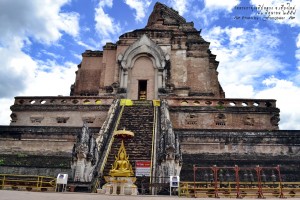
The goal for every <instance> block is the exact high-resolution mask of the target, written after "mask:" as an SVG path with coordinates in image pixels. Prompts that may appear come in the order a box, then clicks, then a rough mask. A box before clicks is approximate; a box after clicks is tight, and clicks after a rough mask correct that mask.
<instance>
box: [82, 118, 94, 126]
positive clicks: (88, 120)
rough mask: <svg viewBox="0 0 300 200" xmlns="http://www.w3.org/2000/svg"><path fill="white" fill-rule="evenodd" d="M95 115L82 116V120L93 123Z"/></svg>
mask: <svg viewBox="0 0 300 200" xmlns="http://www.w3.org/2000/svg"><path fill="white" fill-rule="evenodd" d="M95 119H96V117H95V116H83V117H82V121H83V123H87V124H92V123H94V121H95Z"/></svg>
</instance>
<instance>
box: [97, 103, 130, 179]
mask: <svg viewBox="0 0 300 200" xmlns="http://www.w3.org/2000/svg"><path fill="white" fill-rule="evenodd" d="M124 107H125V106H124V105H123V106H122V109H121V111H120V114H119V116H118V120H117V122H116V123H115V126H114V130H113V132H114V131H116V130H117V129H118V125H119V123H120V120H121V117H122V114H123V111H124ZM113 132H112V134H111V135H110V140H109V144H108V146H107V148H106V151H105V156H104V158H103V161H102V163H101V167H100V170H99V174H100V175H101V176H102V174H103V170H104V167H105V165H106V162H107V158H108V155H109V153H110V150H111V146H112V144H113V142H114V137H113Z"/></svg>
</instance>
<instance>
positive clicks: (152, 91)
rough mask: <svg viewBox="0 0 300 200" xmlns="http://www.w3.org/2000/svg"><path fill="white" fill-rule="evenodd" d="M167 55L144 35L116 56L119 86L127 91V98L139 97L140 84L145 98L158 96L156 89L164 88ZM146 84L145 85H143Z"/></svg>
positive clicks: (134, 98) (150, 98)
mask: <svg viewBox="0 0 300 200" xmlns="http://www.w3.org/2000/svg"><path fill="white" fill-rule="evenodd" d="M168 60H169V55H167V54H164V52H163V51H162V49H161V48H160V47H159V46H158V45H157V44H155V42H153V41H152V40H151V39H149V38H148V37H147V36H146V35H143V36H142V37H141V38H140V39H139V40H137V41H136V42H135V43H133V44H132V45H131V46H129V47H128V48H127V50H126V51H125V52H124V55H122V54H120V55H119V56H118V61H119V64H120V87H121V88H125V89H126V91H127V98H129V99H133V100H137V99H139V94H138V93H139V91H140V87H141V84H143V85H144V86H143V87H146V90H147V91H146V92H147V94H146V99H147V100H152V99H157V98H158V89H159V88H165V76H166V70H165V65H166V62H167V61H168ZM145 85H146V86H145Z"/></svg>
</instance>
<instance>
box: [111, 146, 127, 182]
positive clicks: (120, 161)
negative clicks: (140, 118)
mask: <svg viewBox="0 0 300 200" xmlns="http://www.w3.org/2000/svg"><path fill="white" fill-rule="evenodd" d="M115 158H116V160H115V162H114V164H113V166H112V169H111V170H110V171H109V175H110V176H113V177H115V176H126V177H127V176H133V171H132V166H131V164H130V163H129V160H128V158H129V156H127V155H126V149H125V146H124V142H123V140H122V143H121V147H120V149H119V151H118V155H117V156H115Z"/></svg>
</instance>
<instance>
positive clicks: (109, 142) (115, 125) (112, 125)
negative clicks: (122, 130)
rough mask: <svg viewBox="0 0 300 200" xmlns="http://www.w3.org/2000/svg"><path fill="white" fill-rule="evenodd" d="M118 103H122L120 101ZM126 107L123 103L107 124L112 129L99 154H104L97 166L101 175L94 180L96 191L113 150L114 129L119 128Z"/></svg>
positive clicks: (108, 132) (94, 190) (94, 189)
mask: <svg viewBox="0 0 300 200" xmlns="http://www.w3.org/2000/svg"><path fill="white" fill-rule="evenodd" d="M118 104H120V101H118ZM118 106H119V105H118ZM124 107H125V105H122V108H121V111H120V112H119V113H115V114H114V116H113V118H110V119H111V121H110V123H108V124H107V125H109V127H110V129H109V131H107V133H106V134H107V135H108V136H107V139H106V142H105V143H103V145H102V147H103V148H104V149H103V150H102V151H101V152H102V153H100V154H99V156H100V155H102V156H101V158H100V160H99V165H100V166H98V167H97V169H99V170H98V174H99V177H98V178H97V179H96V180H94V184H93V189H92V191H93V192H96V190H97V188H99V186H100V180H99V178H101V177H102V176H103V171H104V167H105V165H106V163H107V159H108V156H109V153H110V150H111V146H112V144H113V142H114V137H113V133H114V131H116V130H117V128H118V126H119V123H120V120H121V117H122V114H123V111H124ZM116 116H118V118H117V120H116ZM108 117H109V116H108ZM105 144H106V145H105ZM103 155H104V156H103Z"/></svg>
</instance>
